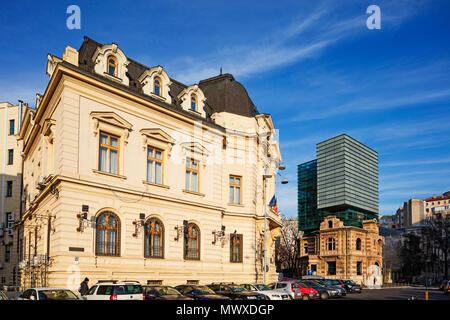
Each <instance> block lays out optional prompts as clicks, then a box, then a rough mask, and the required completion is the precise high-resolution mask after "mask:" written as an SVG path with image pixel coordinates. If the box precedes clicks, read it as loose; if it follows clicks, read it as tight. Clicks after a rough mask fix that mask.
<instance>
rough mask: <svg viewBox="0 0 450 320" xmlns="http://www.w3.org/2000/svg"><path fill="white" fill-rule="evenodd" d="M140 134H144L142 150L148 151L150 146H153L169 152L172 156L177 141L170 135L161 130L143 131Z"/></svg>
mask: <svg viewBox="0 0 450 320" xmlns="http://www.w3.org/2000/svg"><path fill="white" fill-rule="evenodd" d="M140 132H141V133H142V139H143V143H142V148H143V149H144V150H146V149H147V146H148V145H151V146H154V147H156V148H161V149H165V150H167V151H168V155H169V156H170V152H171V151H172V147H173V145H174V144H175V140H174V139H173V138H172V137H171V136H170V135H169V134H168V133H166V132H165V131H164V130H162V129H159V128H152V129H142V130H141V131H140Z"/></svg>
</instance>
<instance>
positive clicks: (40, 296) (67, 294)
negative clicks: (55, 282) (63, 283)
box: [16, 288, 80, 301]
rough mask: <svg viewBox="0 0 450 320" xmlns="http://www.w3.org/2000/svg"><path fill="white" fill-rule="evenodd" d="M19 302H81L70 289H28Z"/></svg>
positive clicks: (19, 297) (18, 298) (20, 296)
mask: <svg viewBox="0 0 450 320" xmlns="http://www.w3.org/2000/svg"><path fill="white" fill-rule="evenodd" d="M16 299H17V300H38V301H43V300H80V297H79V296H77V295H76V294H75V293H73V292H72V291H71V290H69V289H64V288H31V289H27V290H25V291H24V292H22V294H21V295H19V296H18V297H17V298H16Z"/></svg>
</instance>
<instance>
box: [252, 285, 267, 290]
mask: <svg viewBox="0 0 450 320" xmlns="http://www.w3.org/2000/svg"><path fill="white" fill-rule="evenodd" d="M254 287H256V289H258V290H259V291H266V290H270V288H269V286H266V285H265V284H255V285H254Z"/></svg>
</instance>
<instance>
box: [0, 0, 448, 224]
mask: <svg viewBox="0 0 450 320" xmlns="http://www.w3.org/2000/svg"><path fill="white" fill-rule="evenodd" d="M337 3H339V4H337ZM71 4H76V5H78V6H79V7H80V9H81V30H69V29H67V27H66V19H67V18H68V16H69V15H68V14H67V13H66V9H67V7H68V6H69V5H71ZM371 4H376V5H378V6H379V7H380V9H381V30H369V29H367V27H366V19H367V18H368V16H369V15H368V14H367V13H366V9H367V7H368V6H369V5H371ZM449 12H450V2H449V1H447V0H433V1H431V0H428V1H425V0H409V1H407V0H396V1H392V0H389V1H381V0H371V1H364V0H360V1H350V0H347V1H306V0H297V1H283V0H279V1H242V0H241V1H234V0H229V1H173V0H164V1H158V0H155V1H102V2H100V1H98V2H96V3H94V2H92V1H2V2H1V4H0V47H1V48H2V50H1V52H0V101H11V102H16V101H17V99H22V100H25V101H27V102H29V103H30V105H34V103H35V93H36V92H39V93H43V92H44V91H45V88H46V85H47V81H48V77H47V76H46V74H45V70H46V60H47V53H52V54H55V55H57V56H62V52H63V50H64V48H65V47H66V46H67V45H70V46H72V47H74V48H76V49H78V48H79V46H80V45H81V43H82V41H83V36H84V35H87V36H89V37H91V38H93V39H95V40H97V41H98V42H100V43H111V42H116V43H118V44H119V46H120V47H121V49H122V50H124V52H125V54H126V55H127V56H129V57H130V58H132V59H135V60H137V61H139V62H142V63H143V64H146V65H148V66H153V65H162V66H164V68H165V69H166V70H167V72H168V73H169V75H170V76H171V77H173V78H175V79H177V80H179V81H181V82H184V83H186V84H192V83H197V82H198V81H199V80H201V79H204V78H207V77H210V76H214V75H217V74H218V73H219V69H220V67H222V68H223V72H228V73H232V74H233V75H234V76H235V78H236V79H237V80H238V81H240V82H241V83H243V84H244V86H245V87H246V88H247V90H248V92H249V94H250V96H251V98H252V100H253V102H254V103H255V104H256V106H257V107H258V109H259V111H260V112H266V113H271V114H272V117H273V120H274V123H275V126H276V127H277V128H278V129H279V130H280V146H281V152H282V155H283V159H284V162H285V164H286V165H287V169H286V171H284V172H283V174H284V175H285V176H286V177H287V178H288V179H289V181H290V183H289V184H288V185H281V184H280V185H279V187H278V192H277V193H278V202H279V204H278V207H279V208H280V210H281V211H282V213H283V214H284V215H287V216H296V210H297V186H296V180H297V178H296V170H297V169H296V167H297V164H300V163H302V162H305V161H308V160H311V159H314V158H315V145H316V143H317V142H320V141H323V140H325V139H328V138H330V137H333V136H336V135H338V134H341V133H347V134H349V135H351V136H352V137H354V138H356V139H358V140H360V141H361V142H363V143H364V144H366V145H368V146H369V147H371V148H373V149H375V150H376V151H378V153H379V161H380V162H379V166H380V170H379V171H380V213H381V214H392V213H394V212H395V210H396V209H397V208H398V207H399V206H400V205H401V204H402V203H403V201H406V200H408V199H409V198H412V197H416V198H425V197H428V196H431V195H433V194H441V193H443V192H445V191H449V190H450V125H449V123H450V113H449V110H450V72H449V71H450V41H449V39H450V19H449V17H450V14H449Z"/></svg>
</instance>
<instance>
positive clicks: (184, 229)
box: [174, 220, 188, 241]
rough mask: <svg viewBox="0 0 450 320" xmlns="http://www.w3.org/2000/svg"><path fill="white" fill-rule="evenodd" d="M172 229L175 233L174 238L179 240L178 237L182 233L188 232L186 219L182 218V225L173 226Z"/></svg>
mask: <svg viewBox="0 0 450 320" xmlns="http://www.w3.org/2000/svg"><path fill="white" fill-rule="evenodd" d="M174 229H175V231H176V235H175V238H174V240H175V241H178V240H180V238H181V236H182V235H183V233H185V232H188V221H187V220H183V225H182V226H175V227H174Z"/></svg>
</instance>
